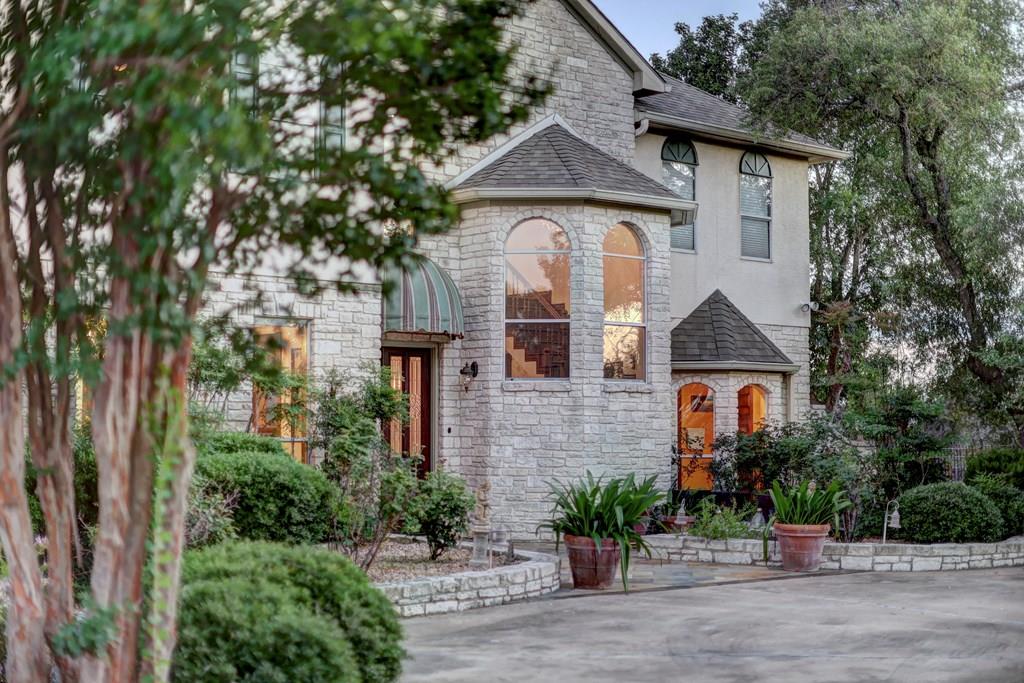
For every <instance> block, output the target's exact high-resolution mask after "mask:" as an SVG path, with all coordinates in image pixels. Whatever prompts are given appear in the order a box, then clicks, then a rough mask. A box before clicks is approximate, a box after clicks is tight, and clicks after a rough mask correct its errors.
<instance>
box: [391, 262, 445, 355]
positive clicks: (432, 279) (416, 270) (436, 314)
mask: <svg viewBox="0 0 1024 683" xmlns="http://www.w3.org/2000/svg"><path fill="white" fill-rule="evenodd" d="M382 280H383V281H384V282H385V283H390V284H391V287H390V291H388V292H387V293H386V294H385V295H384V331H385V332H412V333H420V334H445V335H448V336H449V337H451V338H452V339H461V338H462V337H463V332H464V327H463V323H462V301H461V300H460V299H459V290H458V289H457V288H456V287H455V283H454V282H452V278H451V277H450V276H449V275H448V273H446V272H445V271H444V270H443V269H441V268H439V267H438V266H437V264H435V263H434V262H433V261H430V260H429V259H420V260H419V261H417V262H416V263H415V264H413V265H412V266H410V267H408V268H406V269H404V270H403V269H401V268H399V267H398V266H389V267H388V268H386V269H385V270H384V273H383V276H382Z"/></svg>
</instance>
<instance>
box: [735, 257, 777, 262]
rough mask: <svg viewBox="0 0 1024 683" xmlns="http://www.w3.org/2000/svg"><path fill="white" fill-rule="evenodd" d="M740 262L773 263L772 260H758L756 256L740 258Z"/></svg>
mask: <svg viewBox="0 0 1024 683" xmlns="http://www.w3.org/2000/svg"><path fill="white" fill-rule="evenodd" d="M740 261H753V262H754V263H772V260H771V259H770V258H758V257H756V256H740Z"/></svg>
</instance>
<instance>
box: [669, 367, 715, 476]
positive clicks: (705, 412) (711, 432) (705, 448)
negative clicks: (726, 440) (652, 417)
mask: <svg viewBox="0 0 1024 683" xmlns="http://www.w3.org/2000/svg"><path fill="white" fill-rule="evenodd" d="M676 426H677V429H678V442H677V446H678V449H679V454H680V455H681V456H683V457H682V458H681V459H680V462H679V481H680V483H681V484H682V486H683V488H685V489H710V488H711V484H712V481H711V469H710V464H711V455H712V448H713V446H714V436H715V392H714V391H713V390H712V389H711V387H709V386H707V385H706V384H700V383H698V382H694V383H693V384H686V385H684V386H682V387H680V389H679V396H678V410H677V412H676Z"/></svg>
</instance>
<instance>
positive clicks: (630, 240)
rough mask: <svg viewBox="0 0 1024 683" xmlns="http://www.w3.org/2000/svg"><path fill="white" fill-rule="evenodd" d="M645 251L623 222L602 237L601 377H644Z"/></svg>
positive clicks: (634, 233)
mask: <svg viewBox="0 0 1024 683" xmlns="http://www.w3.org/2000/svg"><path fill="white" fill-rule="evenodd" d="M646 261H647V258H646V254H645V252H644V245H643V242H641V241H640V238H639V237H638V236H637V234H636V232H635V231H634V230H633V228H631V227H630V226H628V225H626V224H625V223H619V224H617V225H615V226H614V227H613V228H612V229H611V230H609V231H608V234H607V235H605V238H604V376H605V377H606V378H607V379H630V380H641V381H643V380H645V379H646V378H647V367H646V366H647V354H646V349H647V324H646V313H645V308H646V301H645V299H646V293H645V279H646V268H645V267H644V266H645V265H646Z"/></svg>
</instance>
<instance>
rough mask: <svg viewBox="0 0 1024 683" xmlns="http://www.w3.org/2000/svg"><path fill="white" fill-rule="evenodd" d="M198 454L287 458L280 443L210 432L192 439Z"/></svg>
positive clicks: (253, 435)
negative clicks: (257, 455)
mask: <svg viewBox="0 0 1024 683" xmlns="http://www.w3.org/2000/svg"><path fill="white" fill-rule="evenodd" d="M194 440H195V444H196V451H198V452H199V453H257V452H258V453H266V454H267V455H280V456H282V457H285V458H287V457H288V453H287V452H285V450H284V446H283V445H281V441H280V440H278V439H275V438H274V437H272V436H261V435H259V434H250V433H248V432H210V433H209V434H203V435H201V436H196V437H194Z"/></svg>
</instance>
